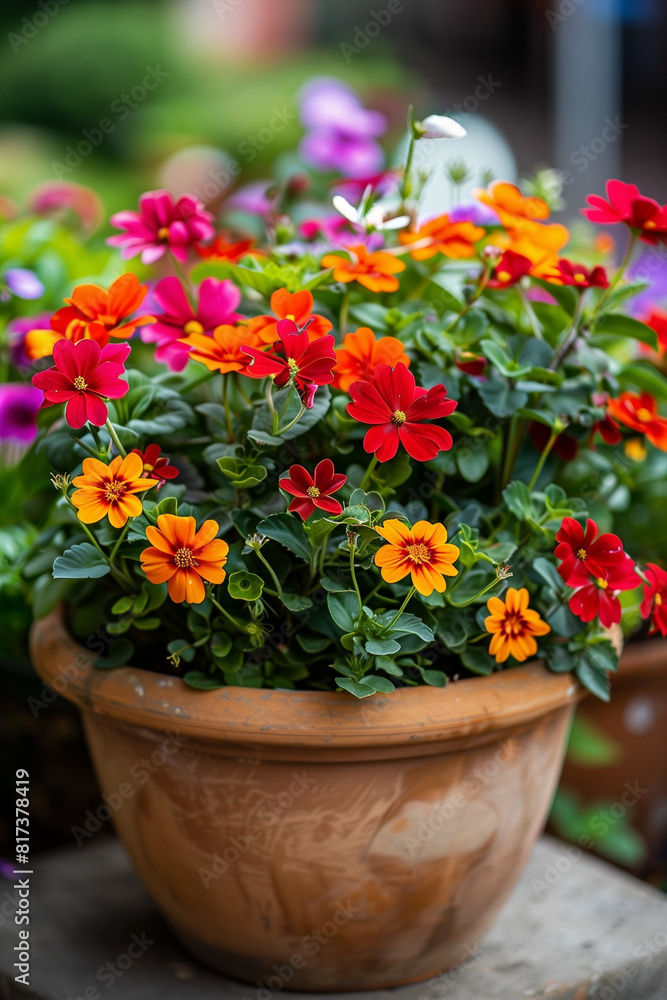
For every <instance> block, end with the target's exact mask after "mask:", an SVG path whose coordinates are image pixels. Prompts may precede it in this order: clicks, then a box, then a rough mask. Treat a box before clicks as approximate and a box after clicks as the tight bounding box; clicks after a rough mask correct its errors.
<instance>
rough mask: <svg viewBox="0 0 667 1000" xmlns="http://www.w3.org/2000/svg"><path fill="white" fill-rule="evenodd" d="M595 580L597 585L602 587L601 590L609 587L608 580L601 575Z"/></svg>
mask: <svg viewBox="0 0 667 1000" xmlns="http://www.w3.org/2000/svg"><path fill="white" fill-rule="evenodd" d="M595 582H596V583H597V585H598V587H599V588H600V590H606V589H607V587H608V586H609V584H608V583H607V581H606V580H603V578H602V577H601V576H599V577H598V578H597V580H596V581H595Z"/></svg>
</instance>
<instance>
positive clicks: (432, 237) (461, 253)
mask: <svg viewBox="0 0 667 1000" xmlns="http://www.w3.org/2000/svg"><path fill="white" fill-rule="evenodd" d="M485 232H486V230H484V229H482V228H481V227H480V226H475V225H474V224H473V223H472V222H450V221H449V216H448V215H439V216H438V218H437V219H431V221H430V222H426V223H424V225H423V226H421V228H420V229H418V230H417V231H416V232H414V233H400V235H399V237H398V238H399V240H400V241H401V243H404V244H406V245H408V244H410V243H422V242H424V241H425V240H428V241H429V242H428V244H427V245H426V246H422V247H419V248H418V249H416V250H412V251H411V252H410V256H411V257H412V259H413V260H429V258H431V257H435V255H436V254H437V253H441V254H444V256H445V257H451V258H453V259H454V260H458V259H460V258H462V257H474V255H475V243H477V241H478V240H481V239H482V237H483V236H484V235H485Z"/></svg>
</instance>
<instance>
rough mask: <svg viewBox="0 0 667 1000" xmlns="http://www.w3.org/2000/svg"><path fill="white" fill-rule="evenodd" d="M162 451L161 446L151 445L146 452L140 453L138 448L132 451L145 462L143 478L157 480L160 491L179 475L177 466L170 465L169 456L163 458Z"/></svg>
mask: <svg viewBox="0 0 667 1000" xmlns="http://www.w3.org/2000/svg"><path fill="white" fill-rule="evenodd" d="M160 451H161V448H160V445H159V444H149V445H148V446H147V448H146V451H139V449H138V448H133V449H132V452H133V453H134V454H135V455H138V456H139V458H140V459H141V461H142V462H143V466H144V467H143V470H142V472H141V476H142V477H143V478H144V479H157V481H158V489H160V487H161V486H164V484H165V483H166V481H167V480H168V479H175V478H176V476H177V475H178V474H179V470H178V469H177V468H176V466H175V465H170V464H169V459H168V458H167V456H166V455H162V456H161V455H160Z"/></svg>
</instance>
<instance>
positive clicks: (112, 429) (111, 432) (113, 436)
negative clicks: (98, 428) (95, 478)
mask: <svg viewBox="0 0 667 1000" xmlns="http://www.w3.org/2000/svg"><path fill="white" fill-rule="evenodd" d="M104 426H105V427H106V429H107V430H108V432H109V437H110V438H111V440H112V441H113V443H114V444H115V445H116V448H117V449H118V454H119V455H122V456H123V458H125V456H126V455H127V452H126V451H125V449H124V448H123V446H122V444H121V443H120V439H119V437H118V434H117V433H116V429H115V427H114V426H113V424H112V423H111V421H110V420H109V418H108V417H107V422H106V424H105V425H104Z"/></svg>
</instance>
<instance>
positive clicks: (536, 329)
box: [515, 285, 544, 340]
mask: <svg viewBox="0 0 667 1000" xmlns="http://www.w3.org/2000/svg"><path fill="white" fill-rule="evenodd" d="M515 287H516V290H517V292H518V293H519V298H520V299H521V305H522V306H523V311H524V312H525V314H526V316H527V317H528V322H529V323H530V328H531V330H532V331H533V334H534V336H535V339H536V340H544V337H543V336H542V330H541V329H540V321H539V320H538V318H537V316H536V315H535V310H534V309H533V307H532V305H531V302H530V299H529V298H528V296H527V295H526V293H525V292H524V290H523V288H522V287H521V286H520V285H516V286H515Z"/></svg>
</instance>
